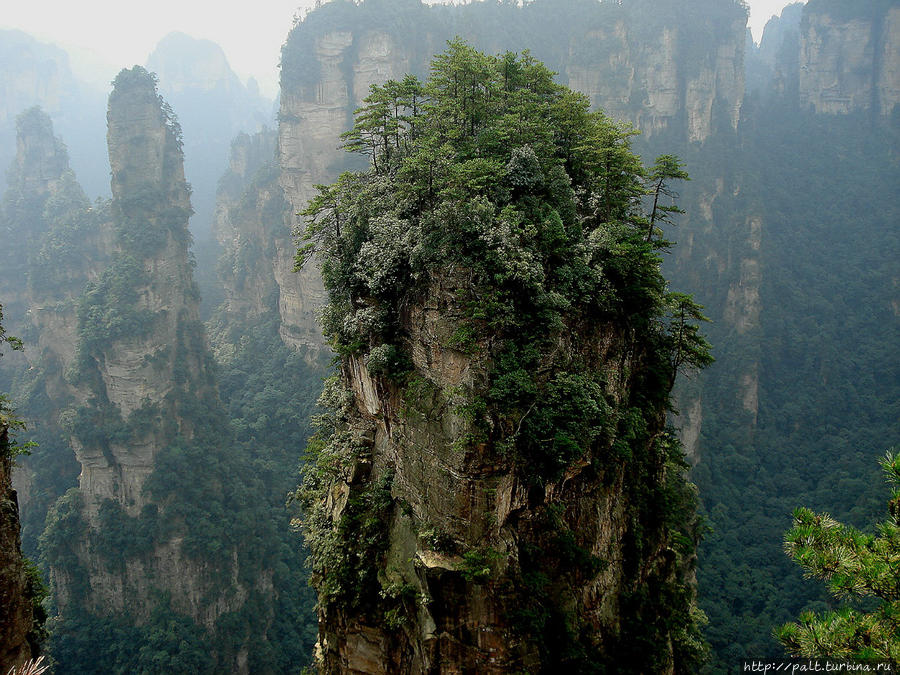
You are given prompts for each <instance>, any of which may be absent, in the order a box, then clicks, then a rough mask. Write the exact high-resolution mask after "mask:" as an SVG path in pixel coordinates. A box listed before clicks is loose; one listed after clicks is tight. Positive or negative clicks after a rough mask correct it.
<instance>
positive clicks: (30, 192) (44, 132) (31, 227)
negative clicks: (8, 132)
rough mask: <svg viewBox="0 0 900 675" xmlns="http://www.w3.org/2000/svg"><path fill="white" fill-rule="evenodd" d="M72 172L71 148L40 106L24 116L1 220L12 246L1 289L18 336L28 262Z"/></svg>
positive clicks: (6, 252)
mask: <svg viewBox="0 0 900 675" xmlns="http://www.w3.org/2000/svg"><path fill="white" fill-rule="evenodd" d="M68 169H69V159H68V155H67V153H66V149H65V146H64V145H63V144H62V141H60V140H59V139H58V138H56V137H55V136H54V135H53V125H52V123H51V121H50V118H49V117H48V116H47V114H46V113H44V112H43V110H41V109H40V108H38V107H34V108H30V109H28V110H27V111H25V112H23V113H22V114H21V115H19V117H18V118H17V119H16V156H15V159H14V160H13V163H12V165H11V166H10V167H9V173H8V187H7V191H6V193H5V194H4V197H3V207H2V208H3V212H2V221H0V222H2V225H0V226H2V233H3V237H4V240H5V241H6V242H7V244H6V245H5V246H4V247H3V250H2V252H0V263H2V270H0V284H2V286H0V288H2V291H3V303H4V306H5V308H6V310H5V313H6V316H7V321H8V322H11V323H10V328H11V330H12V331H13V332H14V333H15V332H16V331H17V330H18V329H19V328H20V327H21V326H22V325H23V322H24V320H25V317H24V307H25V305H26V304H27V299H26V288H27V280H28V258H29V256H31V255H33V251H34V250H35V248H37V247H38V246H39V242H40V239H41V237H42V236H43V235H44V234H45V233H46V231H47V229H48V228H49V226H50V225H49V223H48V222H47V219H46V218H45V217H44V213H43V211H44V206H45V204H46V202H47V200H48V199H49V198H50V197H51V196H52V195H54V194H56V193H57V192H58V191H60V189H61V187H62V181H63V179H64V176H65V174H66V173H67V172H68Z"/></svg>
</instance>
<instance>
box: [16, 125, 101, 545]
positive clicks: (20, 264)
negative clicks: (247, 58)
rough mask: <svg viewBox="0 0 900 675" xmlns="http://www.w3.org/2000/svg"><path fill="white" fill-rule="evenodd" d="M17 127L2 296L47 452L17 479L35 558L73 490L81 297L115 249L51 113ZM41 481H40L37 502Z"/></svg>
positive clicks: (23, 464)
mask: <svg viewBox="0 0 900 675" xmlns="http://www.w3.org/2000/svg"><path fill="white" fill-rule="evenodd" d="M17 126H18V134H17V146H18V152H17V156H16V159H15V162H14V163H13V166H12V167H11V170H10V172H9V174H8V177H9V187H8V189H7V192H6V194H5V196H4V200H3V208H2V213H0V227H2V228H3V230H4V241H5V242H6V245H5V246H4V247H3V253H2V254H0V256H2V257H3V261H2V264H0V297H2V298H3V300H4V302H6V303H8V304H7V305H6V306H5V307H4V310H5V311H8V313H7V316H9V318H10V322H9V326H10V329H11V331H12V332H14V333H16V334H21V335H27V336H28V340H27V349H26V350H25V351H24V359H23V358H21V357H20V358H18V359H9V363H8V365H9V367H10V369H11V370H12V371H15V372H17V375H16V378H15V379H17V380H18V381H19V383H20V386H19V391H17V392H16V394H17V396H21V399H20V400H19V404H20V405H22V406H24V409H25V410H28V414H29V416H31V415H34V414H36V410H37V409H39V410H40V413H39V416H40V420H41V423H40V425H39V430H40V448H39V449H38V450H36V451H35V456H34V457H30V458H23V459H21V460H20V462H19V467H18V469H17V471H16V473H15V476H14V480H15V483H16V486H17V489H18V491H19V502H20V505H21V506H22V512H23V516H24V519H25V520H24V523H25V525H24V528H23V531H24V536H25V538H26V541H27V542H28V544H29V548H30V550H31V551H32V552H33V551H34V548H35V543H36V538H37V535H38V534H39V530H40V527H41V523H43V519H44V516H45V515H46V511H47V508H48V507H49V503H50V502H52V501H53V500H55V499H56V498H57V497H59V495H60V494H61V493H62V492H63V491H64V490H65V489H66V488H67V487H69V486H71V484H72V482H73V481H74V471H75V469H74V466H73V458H72V456H71V450H70V449H69V448H68V447H67V444H66V443H64V442H62V441H61V438H60V437H59V432H60V429H59V426H58V423H57V420H58V416H59V413H60V412H61V411H62V410H63V409H65V408H66V407H67V406H68V405H70V404H71V402H72V400H73V397H74V395H75V390H74V389H73V387H72V386H71V385H70V384H69V383H68V382H67V381H66V378H65V373H66V370H67V369H68V368H69V367H70V366H72V364H73V362H74V356H75V347H76V343H77V340H78V319H77V316H76V308H77V300H78V296H79V295H80V293H81V290H82V289H83V288H84V285H85V284H86V283H87V282H88V281H89V280H95V279H97V278H98V276H99V274H100V272H101V271H102V269H103V267H104V265H105V259H106V253H107V252H108V250H109V247H110V246H111V242H110V240H109V237H103V236H102V235H101V228H100V227H99V224H100V221H101V220H102V219H103V218H104V209H103V207H102V206H101V205H99V204H98V205H95V207H92V206H91V204H90V203H89V202H88V201H87V199H86V197H85V195H84V193H83V191H82V190H81V188H80V186H79V185H78V183H77V181H76V180H75V176H74V174H73V173H72V171H71V170H70V169H69V163H68V157H67V153H66V150H65V146H64V145H63V144H62V142H61V141H60V140H59V139H58V138H56V137H54V133H53V126H52V123H51V121H50V118H49V117H48V116H47V114H46V113H44V112H43V111H42V110H40V109H39V108H32V109H29V110H28V111H26V112H24V113H23V114H22V115H20V116H19V119H18V125H17ZM7 308H8V310H7ZM26 368H27V371H26ZM34 472H38V473H40V474H41V475H40V477H38V478H37V480H38V482H39V483H40V486H39V490H37V493H38V495H39V496H38V498H37V501H36V502H34V503H32V496H33V495H32V489H31V488H32V484H33V481H34V479H35V473H34Z"/></svg>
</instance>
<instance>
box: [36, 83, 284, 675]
mask: <svg viewBox="0 0 900 675" xmlns="http://www.w3.org/2000/svg"><path fill="white" fill-rule="evenodd" d="M108 125H109V132H108V145H109V156H110V165H111V166H112V168H113V172H112V181H111V183H112V193H113V201H112V203H111V205H110V206H109V211H108V213H109V216H110V217H109V220H108V221H106V222H105V223H104V224H103V225H102V226H101V229H103V230H104V231H105V233H106V236H107V237H108V238H109V240H110V241H111V242H112V246H111V251H110V252H109V259H108V261H107V264H106V265H105V268H104V269H103V271H102V273H100V274H99V275H97V276H96V278H94V279H90V280H88V281H87V283H86V285H85V286H84V287H83V289H82V292H81V293H80V297H79V298H78V302H77V338H76V341H75V345H74V349H73V351H72V352H71V353H70V354H69V358H70V359H71V367H70V368H69V370H68V380H69V382H70V383H71V386H72V388H73V389H74V402H73V404H72V405H71V407H70V408H69V409H68V410H67V411H66V412H65V413H64V414H63V416H62V417H63V420H64V425H65V427H66V429H67V431H68V435H69V437H70V442H71V445H72V447H73V449H74V451H75V457H76V459H77V461H78V463H79V464H80V467H81V473H80V476H79V479H78V488H77V489H73V490H70V491H69V493H67V494H66V496H65V497H63V498H62V499H61V500H60V501H59V502H58V503H57V505H56V506H55V507H54V509H53V510H52V512H51V514H50V517H49V519H48V528H47V530H46V532H45V533H44V535H43V536H42V547H43V550H44V554H45V556H46V557H47V559H48V561H49V563H50V567H51V578H52V581H53V587H54V592H55V600H56V604H57V607H58V610H59V613H60V616H61V618H62V619H63V622H64V625H65V621H66V620H70V621H71V620H73V619H77V617H94V618H95V619H98V620H99V619H102V618H103V617H109V616H118V617H119V618H118V619H117V621H120V622H124V623H123V625H133V624H136V625H138V626H142V625H146V624H148V622H151V621H159V620H161V619H160V616H170V614H166V613H167V612H168V613H174V614H172V615H171V616H174V617H186V618H188V619H189V620H190V621H191V622H192V623H193V625H194V626H196V627H199V631H200V632H199V633H196V634H195V636H194V639H195V640H199V641H200V642H201V643H203V641H207V640H213V641H214V640H215V639H218V637H217V636H219V633H218V632H217V628H218V624H217V621H218V620H219V618H220V617H222V616H223V615H225V614H228V613H230V612H234V611H236V610H239V609H240V608H242V607H244V605H245V603H247V602H248V598H250V597H251V596H252V597H256V596H255V595H254V594H257V593H263V594H266V593H269V594H271V578H272V576H271V572H270V571H267V570H266V569H264V568H261V567H260V557H261V556H263V555H264V553H263V552H264V551H265V550H266V549H265V545H262V547H261V548H260V549H259V550H257V551H255V552H254V553H253V554H252V558H253V560H254V562H253V563H248V562H247V560H246V556H250V555H251V554H250V552H247V553H246V554H244V553H239V552H238V551H237V550H236V549H235V546H236V543H235V538H236V537H237V536H238V533H239V531H240V528H237V529H232V530H231V533H230V535H229V536H224V537H223V536H222V533H221V532H220V531H219V530H218V529H217V528H218V527H219V526H220V525H219V523H215V524H211V523H210V522H209V521H208V520H206V518H205V517H199V516H198V515H197V509H199V508H200V502H201V501H202V502H203V503H204V507H205V508H208V509H212V510H216V509H220V510H221V513H223V514H224V513H225V512H227V511H231V512H235V504H234V503H233V501H232V500H238V501H240V500H244V499H247V498H246V497H245V496H244V497H242V496H240V495H241V494H242V492H241V490H242V489H244V488H242V487H228V488H226V485H228V484H229V482H234V481H235V480H237V478H236V476H237V475H239V474H240V472H241V471H242V469H239V468H237V467H238V464H239V460H237V459H235V458H233V457H232V458H223V459H221V460H220V461H214V462H212V464H211V465H209V463H210V462H211V461H212V459H213V458H215V457H216V456H217V455H218V454H220V453H222V452H223V451H225V450H226V448H227V445H228V444H229V443H230V440H229V436H228V433H227V425H226V423H225V420H224V414H223V412H222V410H221V408H220V407H219V404H218V400H217V395H216V389H215V385H214V382H213V378H212V373H211V363H212V360H211V356H210V353H209V350H208V348H207V346H206V342H205V336H204V333H203V327H202V324H201V323H200V320H199V314H198V307H199V297H198V294H197V291H196V286H195V285H194V282H193V278H192V264H191V260H190V257H189V255H188V245H189V242H190V235H189V234H188V230H187V222H188V218H189V216H190V214H191V204H190V191H189V187H188V185H187V183H186V181H185V178H184V171H183V163H182V151H181V136H180V129H179V127H178V123H177V121H176V120H175V118H174V115H173V113H172V111H171V109H170V108H169V107H168V105H167V104H166V103H165V102H164V101H163V99H162V98H161V97H160V96H159V95H158V93H157V90H156V83H155V79H154V78H153V76H151V75H150V74H149V73H147V71H145V70H144V69H142V68H139V67H135V68H134V69H133V70H130V71H129V70H126V71H122V72H121V73H120V74H119V76H118V77H117V78H116V81H115V82H114V89H113V92H112V94H111V95H110V101H109V113H108ZM47 262H50V263H52V262H53V260H52V258H51V260H49V261H47ZM201 457H203V458H205V462H206V463H207V466H206V467H204V463H203V462H200V458H201ZM236 462H238V464H236ZM230 472H234V474H233V475H231V476H230V478H229V477H228V476H229V473H230ZM188 485H190V488H188V487H187V486H188ZM217 504H218V506H216V505H217ZM248 526H250V527H254V528H259V527H261V528H263V529H265V525H260V524H253V523H251V524H250V525H248ZM201 530H202V531H201ZM111 542H114V543H111ZM249 567H252V568H253V571H252V572H251V571H250V570H249ZM160 612H163V614H162V615H161V614H160ZM126 614H127V618H126ZM267 616H268V614H267V613H266V612H262V613H261V614H258V615H257V616H256V618H257V619H258V621H259V625H258V626H257V627H256V631H257V634H258V635H259V632H260V631H261V634H264V633H265V630H266V626H267V625H268V619H267ZM80 620H82V621H83V620H85V619H80ZM91 620H94V619H91ZM166 620H178V619H166ZM68 630H69V629H67V628H65V627H64V628H63V629H62V631H63V633H64V634H68ZM191 630H195V629H191ZM75 633H76V634H77V631H75ZM204 635H205V637H204ZM80 639H85V636H80ZM108 639H110V640H112V641H113V643H114V644H115V647H114V650H116V649H118V650H123V649H128V648H129V647H128V645H127V644H121V643H115V640H114V638H113V637H110V638H108ZM223 639H224V638H223ZM185 644H186V645H187V646H185V645H182V647H181V649H183V650H184V649H187V648H188V647H189V648H190V649H196V648H198V646H199V645H197V644H194V643H192V642H191V641H190V640H188V642H187V643H185ZM216 644H218V645H219V647H218V648H210V647H209V646H206V647H203V648H202V649H204V650H205V651H206V652H207V653H206V655H205V657H204V658H207V659H209V658H212V659H214V662H215V663H216V664H217V667H218V668H220V669H222V671H230V672H247V668H248V646H247V643H246V642H245V641H242V640H240V639H238V640H231V641H230V642H229V643H225V642H220V643H216ZM176 651H177V650H176ZM72 667H73V668H75V667H77V666H76V665H74V664H73V665H72Z"/></svg>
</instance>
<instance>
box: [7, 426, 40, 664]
mask: <svg viewBox="0 0 900 675" xmlns="http://www.w3.org/2000/svg"><path fill="white" fill-rule="evenodd" d="M6 445H7V429H6V427H4V426H2V423H0V453H4V451H5V449H6ZM11 474H12V462H11V461H10V459H9V458H7V457H6V456H5V454H0V672H3V673H5V672H6V671H7V670H9V669H10V668H12V667H13V666H15V665H20V664H21V663H22V662H23V661H25V660H26V659H28V658H29V657H30V656H31V647H30V645H29V644H28V639H27V638H28V633H29V632H30V631H31V628H32V609H31V599H30V598H29V597H28V595H27V580H26V577H25V568H24V563H23V561H22V550H21V542H20V539H19V503H18V500H17V499H16V491H15V490H14V489H13V487H12V480H11V478H12V477H11Z"/></svg>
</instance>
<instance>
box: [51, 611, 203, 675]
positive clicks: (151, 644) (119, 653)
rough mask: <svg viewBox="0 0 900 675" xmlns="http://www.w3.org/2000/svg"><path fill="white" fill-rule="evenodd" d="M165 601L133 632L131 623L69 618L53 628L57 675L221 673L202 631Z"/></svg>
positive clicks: (126, 619) (119, 618)
mask: <svg viewBox="0 0 900 675" xmlns="http://www.w3.org/2000/svg"><path fill="white" fill-rule="evenodd" d="M167 604H168V599H167V598H165V597H161V598H160V602H159V604H158V606H157V609H155V610H154V611H153V614H152V615H151V617H150V621H149V622H148V623H147V624H145V625H143V626H139V627H138V626H134V625H133V623H132V621H131V620H130V617H127V616H110V617H102V618H101V617H95V616H89V615H83V616H77V617H75V618H69V619H67V620H66V621H65V622H57V623H55V624H54V626H53V629H52V633H51V639H50V652H51V654H53V658H54V660H55V661H56V667H55V668H54V672H56V673H59V674H60V675H65V674H66V673H71V674H72V675H75V674H76V673H77V674H78V675H81V674H82V673H97V674H98V675H99V674H100V673H142V674H146V675H151V674H153V673H199V674H201V675H212V674H213V673H216V672H220V671H218V670H217V669H216V663H215V660H214V659H213V657H212V644H211V643H210V642H209V639H208V637H207V636H206V635H204V633H203V631H202V629H200V628H199V627H197V626H196V625H195V624H194V623H193V622H191V621H190V620H189V619H187V618H185V617H183V616H179V615H178V614H175V613H174V612H172V611H171V610H169V609H168V608H167Z"/></svg>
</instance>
